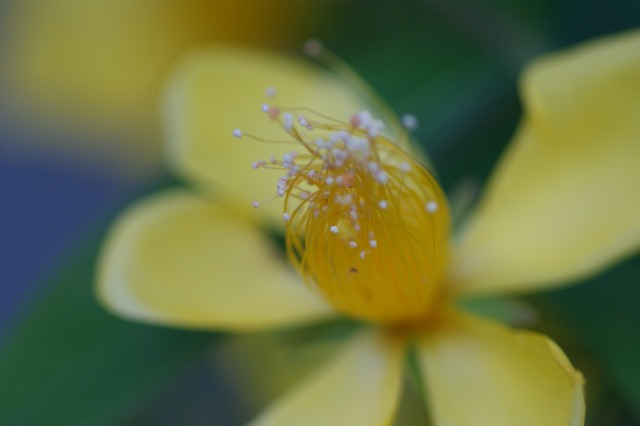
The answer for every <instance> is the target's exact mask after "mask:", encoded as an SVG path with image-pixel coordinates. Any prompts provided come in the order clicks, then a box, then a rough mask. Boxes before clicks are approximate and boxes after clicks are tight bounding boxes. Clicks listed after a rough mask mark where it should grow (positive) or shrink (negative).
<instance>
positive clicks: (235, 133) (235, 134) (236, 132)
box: [233, 129, 242, 139]
mask: <svg viewBox="0 0 640 426" xmlns="http://www.w3.org/2000/svg"><path fill="white" fill-rule="evenodd" d="M233 137H234V138H237V139H240V138H241V137H242V131H240V129H234V130H233Z"/></svg>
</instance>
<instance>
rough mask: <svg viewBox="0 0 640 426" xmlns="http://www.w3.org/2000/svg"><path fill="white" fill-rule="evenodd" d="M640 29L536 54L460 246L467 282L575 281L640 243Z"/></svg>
mask: <svg viewBox="0 0 640 426" xmlns="http://www.w3.org/2000/svg"><path fill="white" fill-rule="evenodd" d="M639 52H640V31H634V32H630V33H627V34H623V35H620V36H616V37H611V38H608V39H603V40H600V41H596V42H592V43H589V44H587V45H584V46H582V47H578V48H576V49H572V50H569V51H567V52H564V53H559V54H556V55H552V56H549V57H546V58H543V59H541V60H539V61H537V62H534V63H533V64H532V65H531V66H530V67H529V68H528V70H527V72H526V73H525V76H524V80H523V85H522V86H523V87H522V89H523V90H522V91H523V96H524V102H525V118H524V122H523V124H522V126H521V128H520V129H519V131H518V133H517V135H516V138H515V140H514V141H513V144H512V146H511V147H510V149H509V151H508V152H507V154H506V156H505V158H504V159H503V161H502V163H501V165H500V167H499V169H498V170H497V173H496V174H495V176H494V177H493V180H492V181H491V182H490V185H489V187H488V190H487V192H486V194H485V197H484V199H483V200H482V203H481V204H480V208H479V209H478V211H477V213H476V215H475V217H473V218H472V219H471V221H470V223H469V224H468V226H467V228H466V229H464V230H463V232H462V234H461V236H460V238H459V240H458V242H457V246H456V250H455V251H456V253H455V255H454V256H455V258H454V261H453V267H452V280H453V281H455V282H457V284H458V285H459V287H460V291H462V292H466V293H481V292H497V291H520V290H525V289H528V288H542V287H547V286H552V285H554V286H555V285H559V284H562V283H568V282H570V281H575V280H577V279H579V278H583V277H585V276H587V275H589V274H593V273H595V272H598V271H600V270H602V269H603V268H606V267H607V266H609V265H610V264H611V263H613V262H615V261H617V260H619V259H620V258H622V257H624V256H627V255H629V254H630V253H631V252H633V251H634V250H637V249H638V247H639V246H640V196H638V195H639V192H638V188H640V166H639V165H640V136H639V135H640V102H639V101H638V100H639V99H640V54H639Z"/></svg>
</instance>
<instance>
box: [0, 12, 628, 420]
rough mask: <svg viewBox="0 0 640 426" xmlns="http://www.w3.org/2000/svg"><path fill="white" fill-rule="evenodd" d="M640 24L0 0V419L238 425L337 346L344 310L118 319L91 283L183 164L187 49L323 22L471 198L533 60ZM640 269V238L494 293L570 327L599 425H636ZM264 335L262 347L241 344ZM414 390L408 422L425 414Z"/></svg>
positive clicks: (513, 316)
mask: <svg viewBox="0 0 640 426" xmlns="http://www.w3.org/2000/svg"><path fill="white" fill-rule="evenodd" d="M638 25H640V2H638V1H637V0H475V1H474V0H403V1H395V2H390V1H370V0H369V1H367V0H359V1H356V0H349V1H347V0H345V1H337V0H333V1H329V0H327V1H307V2H301V1H294V0H290V1H284V0H275V1H270V2H263V1H259V0H255V1H250V0H241V1H227V0H224V1H204V0H180V1H179V0H155V1H151V0H138V1H125V0H112V1H109V2H97V1H83V0H23V1H17V0H16V1H2V2H0V194H1V195H0V206H1V208H0V244H1V245H0V423H2V424H16V425H18V424H20V425H27V424H29V425H30V424H33V425H36V424H48V425H53V424H65V425H74V424H82V425H92V424H96V425H112V424H124V425H165V424H166V425H172V424H188V425H212V424H213V425H235V424H241V423H242V422H244V421H246V420H247V419H248V418H249V417H250V416H251V414H252V413H253V412H254V411H255V410H256V409H257V408H259V407H260V406H262V404H263V403H264V402H263V401H264V400H266V399H268V398H269V397H272V396H273V395H275V394H277V393H278V392H280V391H281V390H282V389H284V388H286V386H287V385H289V384H291V383H294V382H295V381H296V379H297V377H298V376H299V375H300V374H302V373H303V372H304V371H306V370H307V369H308V368H310V366H312V365H315V364H316V363H317V362H318V360H320V359H322V358H323V356H324V354H326V353H327V352H328V351H331V340H332V333H335V330H334V331H331V332H326V330H313V331H312V334H315V335H317V336H318V338H317V339H315V341H314V343H312V344H306V345H296V342H297V341H298V340H300V336H299V335H298V334H299V333H296V332H292V333H285V334H284V335H255V336H249V337H246V338H232V337H228V336H222V335H217V334H213V333H194V332H184V331H178V330H168V329H162V328H157V327H150V326H141V325H134V324H128V323H126V322H123V321H120V320H116V319H114V318H112V317H110V316H109V315H108V314H106V313H104V312H103V311H102V310H101V309H100V307H99V306H98V305H97V304H96V303H95V302H94V300H93V298H92V295H91V286H92V276H93V266H94V260H95V255H96V251H97V248H98V246H99V242H100V240H101V238H102V236H103V235H104V233H105V230H106V228H107V226H108V224H109V222H110V221H111V220H112V219H113V218H114V217H115V215H116V214H117V212H118V211H120V210H121V209H122V208H123V207H124V206H126V205H127V203H129V202H131V201H132V200H134V199H136V198H137V197H139V196H141V195H143V194H145V193H147V192H149V191H152V190H154V189H157V188H159V187H163V186H166V185H176V184H180V183H179V182H176V181H175V180H174V178H172V177H171V176H169V174H168V172H167V171H166V170H165V169H164V167H163V164H162V144H161V134H160V124H159V99H160V96H161V91H162V87H163V83H164V81H165V79H166V77H167V75H168V73H170V71H171V68H172V66H173V65H174V64H175V63H176V61H177V60H178V59H179V58H180V57H181V56H182V55H184V54H185V53H187V52H189V51H190V50H191V49H194V48H198V47H202V46H206V45H211V44H241V45H250V46H257V47H263V48H270V49H277V50H280V51H285V52H290V53H292V54H299V52H300V51H301V46H302V44H303V42H304V41H305V40H307V39H308V38H311V37H318V38H320V39H321V40H322V41H323V43H324V44H325V45H326V46H328V47H329V48H330V49H331V50H333V51H334V52H336V53H337V54H339V55H340V56H342V57H343V58H344V59H346V60H347V62H349V63H350V64H351V65H352V66H353V67H354V68H355V69H356V70H357V71H358V72H359V73H360V74H361V75H362V76H363V77H364V79H365V80H367V81H368V82H369V83H370V84H371V86H373V87H374V88H375V89H376V90H377V91H379V92H380V94H381V95H382V96H383V97H384V98H385V99H386V100H387V101H388V102H389V103H390V104H391V106H392V107H393V108H394V109H395V110H396V111H397V112H398V113H400V114H402V113H406V112H411V113H413V114H414V115H415V116H416V117H417V118H418V119H419V121H420V123H421V126H420V127H419V129H418V130H417V132H416V138H417V139H418V141H419V142H420V143H421V144H422V146H423V147H424V148H425V149H426V150H427V151H428V153H429V155H430V156H431V158H432V159H433V162H434V164H435V165H436V167H437V170H438V173H439V176H440V179H441V182H442V184H443V186H444V188H445V189H446V190H447V192H448V194H449V196H450V197H451V198H452V200H454V201H455V203H456V205H457V206H461V207H460V214H462V213H463V210H464V208H463V207H464V206H465V205H466V204H469V203H472V202H473V199H474V196H475V194H477V192H478V190H479V188H481V186H482V184H483V182H484V180H485V179H486V177H487V176H488V174H489V172H490V170H491V168H492V166H493V165H494V163H495V162H496V160H497V158H498V157H499V155H500V153H501V152H502V150H503V148H504V146H505V145H506V144H507V143H508V141H509V139H510V136H511V134H512V132H513V130H514V128H515V127H516V125H517V122H518V118H519V116H520V104H519V100H518V96H517V81H518V74H519V72H520V70H521V69H522V66H523V65H524V64H525V63H526V61H527V60H529V59H530V58H532V57H534V56H536V55H539V54H541V53H544V52H547V51H551V50H554V49H559V48H562V47H566V46H570V45H572V44H575V43H578V42H581V41H584V40H586V39H589V38H593V37H597V36H601V35H606V34H610V33H613V32H617V31H621V30H625V29H629V28H633V27H635V26H638ZM639 54H640V52H639ZM639 278H640V258H638V256H636V257H635V258H632V259H630V260H627V261H626V262H624V264H622V265H619V266H618V267H616V268H614V269H613V270H611V271H608V272H606V273H605V274H603V275H601V276H598V277H596V278H594V279H592V280H591V281H589V282H587V283H584V284H582V285H580V286H578V287H573V288H569V289H566V290H562V291H555V292H549V293H546V294H543V295H538V296H535V297H529V298H525V299H521V300H514V301H509V302H508V303H506V302H505V303H502V302H495V303H488V304H487V306H485V307H484V308H483V309H486V310H487V311H488V312H491V313H492V314H493V315H496V316H502V317H504V318H506V319H508V320H511V321H512V322H514V323H517V322H518V321H519V320H522V317H527V318H528V321H529V322H530V324H527V325H528V326H530V327H532V328H535V329H538V330H541V331H544V332H545V333H547V334H549V335H551V336H552V337H553V338H554V339H555V340H557V341H558V342H559V343H560V345H561V346H562V347H563V348H564V349H565V350H566V352H567V353H568V355H569V357H570V359H571V360H572V361H573V363H574V365H576V367H577V368H579V369H581V370H582V371H583V372H584V373H585V375H586V376H587V378H588V388H587V392H588V393H587V397H588V405H587V406H588V417H587V424H589V425H638V424H640V338H639V336H640V313H639V312H640V309H638V306H637V301H638V300H640V287H638V285H637V283H638V280H639ZM523 313H526V315H523ZM534 317H535V318H540V320H538V321H535V322H533V323H531V321H530V320H531V319H532V318H534ZM340 327H348V325H344V324H343V325H342V326H340ZM340 327H338V330H339V328H340ZM308 332H309V331H308ZM258 352H259V353H260V354H261V356H262V360H261V363H262V364H261V365H262V366H263V368H253V369H251V368H248V367H247V365H250V363H243V364H242V368H241V367H240V366H239V365H236V364H235V363H234V360H236V359H241V358H242V359H244V358H251V356H252V354H253V356H255V353H258ZM301 353H302V355H303V356H300V355H301ZM294 355H295V356H294ZM296 360H302V361H296ZM264 366H268V367H264ZM283 366H285V367H286V371H287V373H286V374H278V375H277V377H273V376H275V375H274V374H272V376H269V374H268V373H269V372H270V371H281V369H282V368H281V367H283ZM265 371H266V372H265ZM408 395H409V396H408V398H407V399H406V401H405V402H404V403H403V406H402V410H401V414H400V416H399V419H398V421H397V424H398V425H405V424H408V425H409V424H425V423H424V420H423V416H424V415H425V413H424V412H423V411H421V410H423V409H422V408H420V404H419V401H418V399H417V398H416V397H415V395H414V398H413V399H412V397H411V392H408ZM3 418H4V419H5V420H4V421H3ZM416 419H420V420H416Z"/></svg>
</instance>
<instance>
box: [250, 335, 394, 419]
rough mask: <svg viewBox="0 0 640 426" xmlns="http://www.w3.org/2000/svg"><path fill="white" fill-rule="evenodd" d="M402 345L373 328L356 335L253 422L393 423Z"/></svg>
mask: <svg viewBox="0 0 640 426" xmlns="http://www.w3.org/2000/svg"><path fill="white" fill-rule="evenodd" d="M403 348H404V344H403V341H401V340H399V339H396V338H392V337H388V336H383V335H380V334H374V333H373V332H371V333H364V334H360V335H358V336H356V337H355V338H353V339H352V341H351V342H349V343H348V344H347V345H346V347H345V349H344V350H343V351H342V352H341V353H340V354H339V355H338V356H337V357H336V358H334V359H333V360H332V361H330V362H329V363H328V364H327V365H325V366H324V367H323V368H321V369H320V370H319V371H317V372H316V373H315V374H313V375H312V376H311V377H309V378H308V379H307V380H305V381H304V382H303V383H302V384H301V385H300V386H298V387H296V388H293V389H291V391H290V392H289V393H288V394H287V395H285V396H284V397H283V398H281V399H280V400H278V401H277V402H275V403H274V404H273V405H271V406H270V407H269V408H268V409H267V410H266V411H265V412H264V413H262V414H261V415H260V416H258V418H257V419H255V420H254V421H253V422H251V423H250V425H251V426H281V425H304V426H316V425H317V426H326V425H345V426H346V425H354V426H355V425H367V426H376V425H387V424H389V423H390V421H391V418H392V416H393V414H394V412H395V409H396V405H397V401H398V396H399V391H400V384H401V378H402V364H403V359H404V351H403Z"/></svg>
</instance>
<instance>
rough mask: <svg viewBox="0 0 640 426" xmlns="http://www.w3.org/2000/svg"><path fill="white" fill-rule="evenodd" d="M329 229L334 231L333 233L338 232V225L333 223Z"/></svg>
mask: <svg viewBox="0 0 640 426" xmlns="http://www.w3.org/2000/svg"><path fill="white" fill-rule="evenodd" d="M329 231H331V233H333V234H337V233H338V227H337V226H335V225H333V226H331V228H329Z"/></svg>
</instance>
